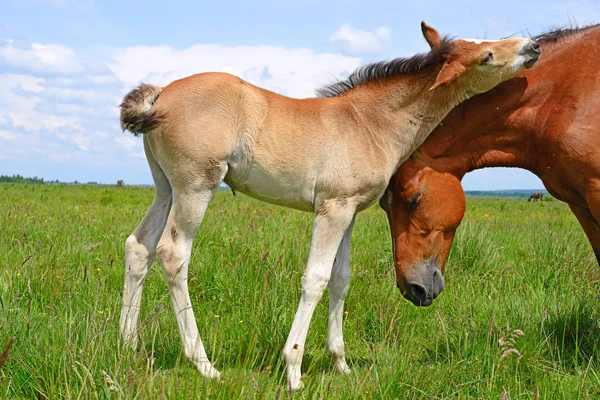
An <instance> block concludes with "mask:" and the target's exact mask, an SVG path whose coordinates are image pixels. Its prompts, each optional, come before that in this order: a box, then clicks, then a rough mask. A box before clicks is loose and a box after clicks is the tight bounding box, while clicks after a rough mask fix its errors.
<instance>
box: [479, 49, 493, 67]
mask: <svg viewBox="0 0 600 400" xmlns="http://www.w3.org/2000/svg"><path fill="white" fill-rule="evenodd" d="M493 59H494V53H492V52H491V51H490V52H489V53H487V56H485V58H484V59H483V61H481V65H487V64H489V63H491V62H492V60H493Z"/></svg>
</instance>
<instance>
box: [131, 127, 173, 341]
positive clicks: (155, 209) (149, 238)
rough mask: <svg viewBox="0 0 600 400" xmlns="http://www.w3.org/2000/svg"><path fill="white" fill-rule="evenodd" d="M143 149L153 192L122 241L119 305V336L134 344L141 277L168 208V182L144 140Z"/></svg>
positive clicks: (169, 196) (153, 250)
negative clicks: (137, 219) (120, 295)
mask: <svg viewBox="0 0 600 400" xmlns="http://www.w3.org/2000/svg"><path fill="white" fill-rule="evenodd" d="M144 150H145V151H146V158H147V159H148V164H149V165H150V171H151V172H152V177H153V178H154V184H155V187H156V189H155V190H156V192H155V195H154V201H153V202H152V205H151V206H150V209H149V210H148V212H147V213H146V215H145V216H144V218H143V219H142V222H141V223H140V224H139V225H138V226H137V228H136V229H135V231H133V233H132V234H131V235H130V236H129V237H128V238H127V241H126V242H125V284H124V289H123V306H122V308H121V322H120V326H121V336H122V338H123V340H124V341H125V343H128V344H130V345H131V346H133V347H135V346H136V345H137V340H138V332H137V328H138V319H139V315H140V303H141V299H142V290H143V286H144V278H145V277H146V273H147V272H148V269H149V268H150V266H151V265H152V262H153V261H154V252H155V250H156V245H157V243H158V240H159V238H160V235H161V234H162V232H163V230H164V229H165V224H166V222H167V216H168V215H169V208H170V207H171V185H170V184H169V180H168V179H167V177H166V176H165V174H164V173H163V171H162V169H161V168H160V166H159V165H158V164H157V162H156V160H155V159H154V156H153V155H152V152H151V151H150V149H149V148H148V144H147V143H146V140H145V139H144Z"/></svg>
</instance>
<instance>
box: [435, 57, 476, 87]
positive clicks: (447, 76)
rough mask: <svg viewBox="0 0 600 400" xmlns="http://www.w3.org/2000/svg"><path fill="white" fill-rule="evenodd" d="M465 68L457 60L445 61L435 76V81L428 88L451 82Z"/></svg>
mask: <svg viewBox="0 0 600 400" xmlns="http://www.w3.org/2000/svg"><path fill="white" fill-rule="evenodd" d="M466 70H467V69H466V68H465V66H464V65H462V64H461V63H459V62H458V61H450V62H449V61H446V62H445V63H444V66H443V67H442V69H441V71H440V72H439V74H438V76H437V78H435V83H434V84H433V86H432V87H430V88H429V90H433V89H435V88H437V87H440V86H444V85H447V84H449V83H451V82H452V81H454V80H455V79H456V78H458V77H459V76H460V75H461V74H462V73H463V72H465V71H466Z"/></svg>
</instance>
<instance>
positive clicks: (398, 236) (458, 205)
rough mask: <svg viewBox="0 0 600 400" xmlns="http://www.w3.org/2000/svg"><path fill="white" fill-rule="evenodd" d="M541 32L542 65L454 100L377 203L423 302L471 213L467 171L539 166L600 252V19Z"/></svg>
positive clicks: (408, 290)
mask: <svg viewBox="0 0 600 400" xmlns="http://www.w3.org/2000/svg"><path fill="white" fill-rule="evenodd" d="M534 39H535V40H537V41H538V42H539V43H540V44H541V46H542V50H543V52H544V57H543V59H542V60H541V61H540V62H539V63H538V64H536V66H535V68H532V69H529V70H527V71H523V72H522V73H521V74H519V75H518V76H517V77H515V78H513V79H511V80H509V81H507V82H504V83H503V84H501V85H499V86H498V87H496V88H495V89H493V90H491V91H489V92H487V93H484V94H482V95H479V96H475V97H474V98H472V99H470V100H468V101H466V102H465V103H463V104H461V105H460V106H458V107H457V108H455V109H454V110H453V111H452V112H451V113H450V114H449V115H448V116H447V117H446V118H445V119H444V120H443V121H442V123H440V125H439V126H438V127H437V128H436V129H435V130H434V132H433V133H432V134H431V136H429V138H428V139H427V140H426V141H425V142H424V143H423V145H422V146H421V147H419V148H418V149H417V150H416V151H415V152H414V153H413V155H412V156H411V157H410V158H409V159H408V160H407V161H406V162H405V163H404V164H403V165H402V166H401V167H400V168H399V169H398V171H397V172H396V174H395V175H394V177H393V178H392V180H391V182H390V186H389V191H388V195H387V196H384V197H383V199H382V201H381V203H380V204H381V205H382V207H383V208H384V209H385V211H386V212H387V214H388V218H389V221H390V227H391V232H392V241H393V245H394V265H395V269H396V280H397V285H398V286H399V287H400V289H401V290H402V292H403V294H404V295H405V297H407V298H408V299H409V300H411V301H412V302H413V303H414V304H416V305H429V304H431V302H432V301H433V298H434V297H435V296H434V295H433V294H434V293H433V292H431V291H430V292H427V291H423V290H420V289H419V290H416V289H414V287H415V286H417V287H418V286H419V285H422V283H421V282H419V280H418V277H419V276H420V275H419V274H420V272H419V271H421V270H424V269H427V268H431V266H435V267H436V268H439V270H440V271H443V270H444V267H445V264H446V260H447V258H448V253H449V251H450V247H451V245H452V241H453V240H454V234H455V231H456V229H457V227H458V226H459V224H460V222H461V220H462V218H463V216H464V212H465V196H464V192H463V189H462V187H461V185H460V180H461V179H462V178H463V176H464V175H465V174H466V173H467V172H469V171H472V170H475V169H479V168H486V167H518V168H524V169H527V170H529V171H531V172H533V173H534V174H536V175H537V176H538V177H539V178H540V179H541V180H542V182H543V183H544V186H545V187H546V189H547V190H548V192H549V193H550V194H551V195H552V196H554V197H555V198H557V199H559V200H562V201H564V202H567V203H568V204H569V207H570V208H571V210H572V211H573V213H574V214H575V216H576V217H577V219H578V220H579V222H580V224H581V226H582V227H583V229H584V231H585V233H586V235H587V237H588V239H589V241H590V243H591V245H592V248H593V250H594V252H595V254H596V257H597V258H598V260H599V261H600V224H599V222H600V151H599V150H598V149H600V112H599V111H600V68H599V65H600V26H599V25H596V26H590V27H586V28H582V29H577V28H575V29H559V30H555V31H552V32H549V33H546V34H543V35H539V36H537V37H535V38H534ZM415 277H417V278H415ZM411 285H415V286H411ZM438 293H439V292H438Z"/></svg>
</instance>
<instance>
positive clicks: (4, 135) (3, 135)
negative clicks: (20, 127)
mask: <svg viewBox="0 0 600 400" xmlns="http://www.w3.org/2000/svg"><path fill="white" fill-rule="evenodd" d="M18 137H19V134H18V133H16V132H11V131H6V130H4V129H0V139H4V140H15V139H17V138H18Z"/></svg>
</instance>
